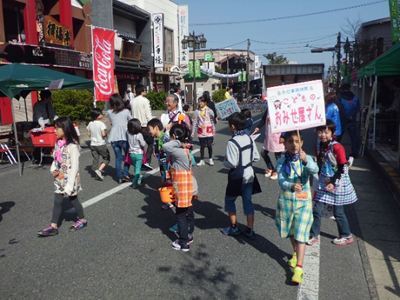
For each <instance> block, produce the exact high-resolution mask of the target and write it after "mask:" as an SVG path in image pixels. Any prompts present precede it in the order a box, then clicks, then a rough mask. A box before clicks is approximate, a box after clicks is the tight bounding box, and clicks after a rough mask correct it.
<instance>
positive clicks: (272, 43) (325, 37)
mask: <svg viewBox="0 0 400 300" xmlns="http://www.w3.org/2000/svg"><path fill="white" fill-rule="evenodd" d="M336 35H337V33H334V34H331V35H328V36H324V37H322V38H318V39H314V40H309V41H301V40H298V41H300V42H302V43H312V42H316V41H321V40H325V39H328V38H331V37H333V36H336ZM251 41H252V42H255V43H260V44H271V45H276V44H286V43H288V44H293V42H294V41H296V40H292V41H290V42H262V41H256V40H251Z"/></svg>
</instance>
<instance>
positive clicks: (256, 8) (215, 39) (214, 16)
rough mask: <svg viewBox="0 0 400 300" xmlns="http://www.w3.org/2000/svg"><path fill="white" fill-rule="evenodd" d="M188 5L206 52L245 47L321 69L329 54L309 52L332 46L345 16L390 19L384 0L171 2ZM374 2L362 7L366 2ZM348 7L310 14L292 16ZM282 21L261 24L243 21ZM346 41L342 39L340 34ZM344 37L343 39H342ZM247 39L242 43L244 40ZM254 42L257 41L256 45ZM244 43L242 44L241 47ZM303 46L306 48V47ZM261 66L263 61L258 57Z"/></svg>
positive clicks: (329, 60) (191, 26)
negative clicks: (204, 40) (201, 34)
mask: <svg viewBox="0 0 400 300" xmlns="http://www.w3.org/2000/svg"><path fill="white" fill-rule="evenodd" d="M173 2H175V3H178V4H188V5H189V30H190V32H192V31H193V30H194V31H195V33H196V35H197V34H200V33H204V35H205V38H206V39H207V41H208V42H207V49H210V48H211V49H217V48H218V49H219V48H225V47H228V46H231V45H234V46H231V48H232V49H247V39H248V38H250V39H251V40H253V41H251V45H250V50H251V51H253V52H255V53H256V55H260V57H262V54H268V53H272V52H277V54H278V55H283V56H285V57H286V58H287V59H288V60H291V61H297V63H324V64H325V70H326V69H327V68H328V66H330V65H331V64H332V52H324V53H311V49H312V48H318V47H333V46H334V45H335V44H336V41H337V33H338V32H339V31H341V32H342V41H344V39H343V30H342V29H343V28H345V27H346V24H347V21H346V18H348V19H350V20H358V19H361V20H362V22H368V21H372V20H376V19H380V18H387V17H389V1H388V0H386V1H383V2H382V1H379V0H364V1H361V0H352V1H349V0H347V1H346V0H336V1H326V0H324V1H321V0H275V1H273V0H247V1H243V0H212V1H210V0H173ZM374 2H379V3H376V4H371V5H365V4H368V3H374ZM358 5H365V6H360V7H357V8H352V9H345V10H340V11H334V12H328V13H320V14H313V15H310V16H305V17H292V18H284V17H290V16H296V15H303V14H311V13H318V12H322V11H330V10H338V9H344V8H349V7H352V6H358ZM272 18H281V19H280V20H272V21H265V22H242V21H254V20H264V19H272ZM224 22H242V23H237V24H229V25H208V26H207V25H202V24H210V23H224ZM345 37H346V36H345ZM345 37H344V38H345ZM245 40H246V41H245ZM255 41H258V42H255ZM241 42H243V43H241ZM306 45H308V46H306ZM263 62H264V64H266V60H265V59H263Z"/></svg>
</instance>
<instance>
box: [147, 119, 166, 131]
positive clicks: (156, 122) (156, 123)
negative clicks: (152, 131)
mask: <svg viewBox="0 0 400 300" xmlns="http://www.w3.org/2000/svg"><path fill="white" fill-rule="evenodd" d="M148 126H151V127H153V128H156V127H157V128H158V130H160V131H162V130H164V126H163V123H162V122H161V120H159V119H156V118H154V119H151V120H150V121H148V122H147V127H148Z"/></svg>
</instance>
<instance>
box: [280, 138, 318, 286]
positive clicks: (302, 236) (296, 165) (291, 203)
mask: <svg viewBox="0 0 400 300" xmlns="http://www.w3.org/2000/svg"><path fill="white" fill-rule="evenodd" d="M284 139H285V147H286V149H287V151H286V153H285V157H282V158H280V159H279V160H278V162H277V171H278V178H279V185H280V187H281V192H280V194H279V199H278V207H277V209H276V216H275V223H276V226H277V228H278V231H279V234H280V236H281V237H282V238H286V237H290V241H291V243H292V246H293V250H294V253H293V256H292V258H291V259H290V260H289V262H288V264H289V266H290V267H292V268H294V270H293V272H294V274H293V277H292V281H293V282H297V283H302V282H303V274H304V272H303V261H304V254H305V251H306V244H305V243H306V242H307V241H308V238H309V237H308V235H309V232H310V228H311V225H312V222H313V216H312V198H311V189H310V182H309V178H310V175H311V174H316V173H317V172H318V166H317V164H316V163H315V162H314V161H313V159H312V158H311V156H309V155H306V153H305V152H304V151H303V150H301V147H302V146H303V141H302V139H301V135H300V133H299V132H298V131H289V132H286V133H285V137H284Z"/></svg>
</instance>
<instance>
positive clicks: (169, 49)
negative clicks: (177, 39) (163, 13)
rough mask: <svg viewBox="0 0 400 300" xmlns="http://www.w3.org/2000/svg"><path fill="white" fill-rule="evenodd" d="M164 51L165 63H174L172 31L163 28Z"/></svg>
mask: <svg viewBox="0 0 400 300" xmlns="http://www.w3.org/2000/svg"><path fill="white" fill-rule="evenodd" d="M164 40H165V45H164V49H165V53H164V56H165V57H164V61H165V62H167V63H174V41H173V31H172V30H169V29H165V39H164Z"/></svg>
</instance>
